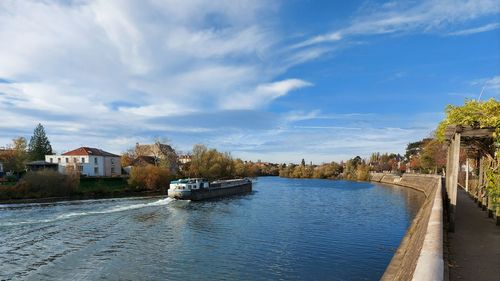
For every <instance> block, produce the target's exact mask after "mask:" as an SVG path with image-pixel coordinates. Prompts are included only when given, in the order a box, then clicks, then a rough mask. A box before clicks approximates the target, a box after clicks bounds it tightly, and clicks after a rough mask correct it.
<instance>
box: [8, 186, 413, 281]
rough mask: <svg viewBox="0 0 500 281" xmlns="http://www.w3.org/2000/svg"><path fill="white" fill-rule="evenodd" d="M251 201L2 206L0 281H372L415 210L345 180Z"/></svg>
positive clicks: (273, 191) (404, 193) (266, 193)
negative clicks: (4, 280) (280, 280)
mask: <svg viewBox="0 0 500 281" xmlns="http://www.w3.org/2000/svg"><path fill="white" fill-rule="evenodd" d="M254 190H255V191H254V192H253V193H252V194H249V195H244V196H235V197H230V198H224V199H219V200H210V201H204V202H190V201H175V200H171V199H168V198H166V199H158V198H138V199H137V198H136V199H130V198H129V199H123V198H122V199H106V200H85V201H76V202H75V201H72V202H62V203H51V204H19V205H0V234H1V235H0V280H3V279H6V280H11V279H12V280H18V279H19V280H54V279H55V280H97V279H99V280H167V279H168V280H279V279H282V280H378V279H379V278H380V276H381V275H382V274H383V271H384V269H385V267H386V266H387V264H388V263H389V261H390V259H391V257H392V255H393V253H394V251H395V249H396V248H397V246H398V244H399V241H400V240H401V238H402V237H403V235H404V233H405V231H406V228H407V227H408V226H409V224H410V223H411V219H412V218H413V217H414V216H415V214H416V212H417V211H418V208H419V206H420V204H421V203H422V200H423V196H422V195H421V194H420V193H417V192H415V191H412V190H409V189H405V188H398V187H387V186H382V185H374V184H371V183H361V182H359V183H358V182H347V181H329V180H294V179H281V178H274V177H271V178H259V179H258V180H257V181H256V182H255V183H254Z"/></svg>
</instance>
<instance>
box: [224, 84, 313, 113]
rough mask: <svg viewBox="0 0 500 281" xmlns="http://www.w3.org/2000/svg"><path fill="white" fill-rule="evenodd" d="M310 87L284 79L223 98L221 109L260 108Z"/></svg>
mask: <svg viewBox="0 0 500 281" xmlns="http://www.w3.org/2000/svg"><path fill="white" fill-rule="evenodd" d="M310 86H312V84H311V83H309V82H307V81H304V80H300V79H286V80H282V81H277V82H272V83H265V84H261V85H258V86H257V87H256V88H255V89H254V90H253V91H250V92H247V93H240V94H235V95H230V96H226V97H224V101H223V108H226V109H251V108H256V107H261V106H264V105H266V104H268V103H270V102H271V101H273V100H275V99H277V98H279V97H282V96H284V95H287V94H288V93H289V92H291V91H293V90H297V89H300V88H304V87H310Z"/></svg>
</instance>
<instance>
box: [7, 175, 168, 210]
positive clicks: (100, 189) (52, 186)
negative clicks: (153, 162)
mask: <svg viewBox="0 0 500 281" xmlns="http://www.w3.org/2000/svg"><path fill="white" fill-rule="evenodd" d="M65 180H66V178H63V176H62V175H61V176H60V175H56V176H55V177H53V176H49V177H37V178H36V181H31V182H28V183H26V182H18V183H16V184H14V185H13V184H10V185H0V204H20V203H47V202H57V201H71V200H85V199H105V198H123V197H141V196H161V195H166V190H165V189H162V188H158V189H146V188H139V187H134V186H131V185H129V184H128V182H127V179H126V178H118V177H116V178H115V177H113V178H80V179H79V180H78V181H76V182H72V183H71V184H67V183H65V182H64V181H65ZM61 181H62V182H61Z"/></svg>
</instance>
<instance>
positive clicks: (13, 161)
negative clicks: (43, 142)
mask: <svg viewBox="0 0 500 281" xmlns="http://www.w3.org/2000/svg"><path fill="white" fill-rule="evenodd" d="M26 146H27V145H26V139H25V138H23V137H18V138H15V139H13V140H12V145H11V146H9V148H8V149H3V150H1V151H0V161H1V162H3V165H4V170H5V171H13V172H17V173H18V172H21V171H23V170H24V169H25V167H26V161H27V160H28V153H27V151H26Z"/></svg>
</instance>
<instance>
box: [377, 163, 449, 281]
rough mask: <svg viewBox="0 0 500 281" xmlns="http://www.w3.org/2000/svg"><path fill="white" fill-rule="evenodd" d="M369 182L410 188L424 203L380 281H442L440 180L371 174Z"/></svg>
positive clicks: (418, 176) (415, 175) (408, 175)
mask: <svg viewBox="0 0 500 281" xmlns="http://www.w3.org/2000/svg"><path fill="white" fill-rule="evenodd" d="M371 179H372V181H375V182H381V183H386V184H394V185H399V186H404V187H409V188H412V189H415V190H417V191H419V192H422V193H423V194H424V195H425V200H424V203H423V204H422V206H421V207H420V210H419V211H418V213H417V215H416V216H415V218H414V219H413V221H412V224H411V225H410V227H409V228H408V230H407V232H406V234H405V236H404V237H403V240H402V241H401V244H400V245H399V247H398V249H397V251H396V253H395V254H394V257H393V258H392V260H391V262H390V263H389V265H388V266H387V269H386V271H385V273H384V275H383V276H382V278H381V280H443V278H444V271H443V268H444V264H443V232H442V231H443V217H442V197H441V177H440V176H436V175H420V174H404V175H403V176H402V177H398V176H395V175H390V174H376V173H374V174H371Z"/></svg>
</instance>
